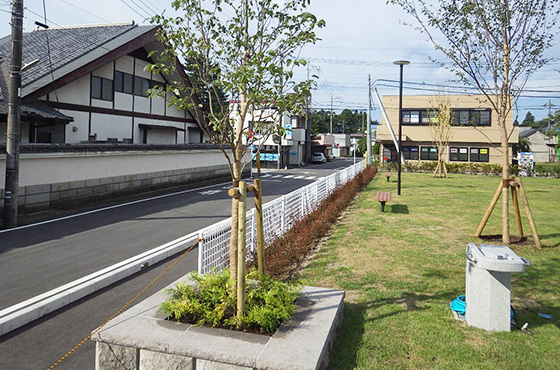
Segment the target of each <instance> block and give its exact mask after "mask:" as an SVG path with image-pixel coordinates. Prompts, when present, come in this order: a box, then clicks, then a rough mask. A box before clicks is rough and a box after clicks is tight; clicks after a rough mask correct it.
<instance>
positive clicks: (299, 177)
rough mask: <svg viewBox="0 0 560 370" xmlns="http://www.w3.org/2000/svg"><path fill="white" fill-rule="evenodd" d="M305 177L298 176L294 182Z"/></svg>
mask: <svg viewBox="0 0 560 370" xmlns="http://www.w3.org/2000/svg"><path fill="white" fill-rule="evenodd" d="M304 177H305V176H296V177H294V180H301V179H303V178H304Z"/></svg>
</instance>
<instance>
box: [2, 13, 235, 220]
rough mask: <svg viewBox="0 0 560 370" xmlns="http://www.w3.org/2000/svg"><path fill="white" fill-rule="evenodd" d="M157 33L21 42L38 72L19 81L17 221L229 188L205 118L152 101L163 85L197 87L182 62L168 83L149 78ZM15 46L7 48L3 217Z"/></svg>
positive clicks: (131, 30) (93, 31) (116, 29)
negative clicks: (159, 193) (149, 196)
mask: <svg viewBox="0 0 560 370" xmlns="http://www.w3.org/2000/svg"><path fill="white" fill-rule="evenodd" d="M157 30H158V27H156V26H138V25H136V24H134V23H126V24H109V25H92V26H73V27H59V28H49V29H46V30H36V31H33V32H29V33H25V34H24V35H23V64H24V65H25V64H29V65H31V67H29V68H27V69H25V70H24V71H23V73H22V91H21V96H22V114H21V122H22V123H21V133H22V136H21V142H22V145H21V147H20V149H21V156H20V161H19V184H18V185H19V189H18V208H19V209H20V213H31V212H37V211H43V210H49V209H63V208H71V207H74V206H76V205H83V204H85V203H88V202H94V201H98V200H101V199H107V198H110V197H116V196H121V195H130V194H138V193H141V192H145V191H148V190H156V189H158V190H159V189H161V188H165V187H170V186H178V185H181V186H182V185H185V184H189V183H198V182H201V181H216V180H218V179H220V178H223V179H228V178H230V172H229V166H228V163H227V161H226V159H225V158H224V156H223V155H222V153H221V152H220V151H219V150H218V149H217V148H216V147H214V146H213V145H210V144H203V143H204V142H205V138H204V137H203V134H202V131H201V130H200V128H199V124H198V122H197V121H196V120H195V116H196V117H201V116H202V115H201V114H196V115H195V114H193V113H192V112H188V111H185V110H178V109H177V108H176V107H175V106H169V105H168V103H167V101H166V100H167V99H168V98H170V96H169V95H167V96H166V97H159V96H155V97H153V98H148V93H147V90H148V89H149V88H151V87H153V86H156V85H157V86H162V87H163V86H166V85H167V84H172V85H174V86H175V84H182V85H184V86H186V87H188V86H190V82H189V80H188V78H187V75H186V74H185V71H184V69H183V68H182V66H181V64H180V63H179V61H178V60H176V59H175V60H172V63H174V67H175V68H172V69H171V72H169V73H165V74H159V73H151V72H148V71H146V70H145V67H146V66H147V65H148V64H149V63H152V62H153V61H152V59H151V58H150V57H149V54H150V52H152V51H155V50H162V49H163V45H162V44H161V43H160V42H159V41H158V40H157ZM10 44H11V41H10V37H9V36H8V37H4V38H2V39H0V72H1V73H0V132H1V133H3V134H1V135H0V173H1V174H2V175H0V198H1V201H0V210H1V208H2V207H3V200H4V192H5V191H4V187H5V186H4V179H5V177H4V176H3V174H4V173H5V157H6V156H5V155H4V152H5V149H4V147H5V143H6V135H5V133H6V126H7V124H6V120H7V110H8V109H7V108H8V88H7V81H8V78H9V60H10V52H11V48H10V46H11V45H10ZM168 94H169V93H168ZM193 99H195V100H198V99H197V98H196V97H194V98H193ZM195 103H196V101H195ZM199 113H200V112H199Z"/></svg>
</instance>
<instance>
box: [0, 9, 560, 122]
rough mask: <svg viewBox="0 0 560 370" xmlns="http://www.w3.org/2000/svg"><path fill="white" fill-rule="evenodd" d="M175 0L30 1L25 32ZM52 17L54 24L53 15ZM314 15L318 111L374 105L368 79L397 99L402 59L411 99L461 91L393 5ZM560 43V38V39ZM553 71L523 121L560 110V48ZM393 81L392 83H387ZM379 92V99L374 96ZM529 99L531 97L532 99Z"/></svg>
mask: <svg viewBox="0 0 560 370" xmlns="http://www.w3.org/2000/svg"><path fill="white" fill-rule="evenodd" d="M170 3H171V1H170V0H94V1H86V0H24V7H25V9H24V16H25V19H24V32H30V31H32V30H34V29H35V28H36V26H35V25H34V22H35V21H39V22H41V23H46V24H48V25H50V26H68V25H78V24H101V23H118V22H129V21H132V20H134V21H135V22H136V23H138V24H142V23H148V22H147V21H146V18H148V17H149V16H150V15H153V14H155V13H159V12H161V11H163V10H164V9H167V10H166V12H167V13H169V12H171V7H170ZM45 11H46V21H45V17H44V14H45ZM309 11H310V12H311V13H313V14H315V15H316V16H317V17H319V18H321V19H324V20H325V22H326V27H325V28H323V29H320V30H318V31H317V33H318V35H319V37H320V38H321V41H319V42H318V43H317V44H315V45H310V46H306V47H304V48H303V49H302V50H301V54H300V56H301V57H302V58H305V59H307V60H308V61H309V65H308V66H309V71H308V70H307V68H303V69H301V70H299V71H296V74H295V78H296V79H305V78H306V76H307V73H308V72H309V74H310V75H316V76H318V77H319V79H318V82H317V87H316V89H315V90H314V91H313V98H312V107H313V108H314V109H325V110H330V109H331V107H332V109H333V110H335V111H340V110H342V109H344V108H349V109H351V110H354V109H357V110H361V111H365V110H366V109H367V106H368V76H370V77H371V81H372V84H373V86H375V87H376V89H377V91H378V93H379V95H380V96H383V95H397V94H398V88H397V87H396V86H397V85H398V79H399V67H398V66H396V65H394V64H393V62H394V61H396V60H408V61H410V65H407V66H405V67H404V81H405V86H404V90H403V94H404V95H419V94H437V93H439V92H440V91H441V89H440V88H438V87H435V88H434V89H435V91H423V90H418V89H417V88H418V87H419V85H418V84H424V86H423V87H420V88H429V89H432V87H430V85H429V84H437V85H444V86H457V83H455V82H453V79H454V75H453V74H451V73H450V72H449V71H448V70H447V69H445V68H443V67H440V66H439V65H436V64H435V63H433V62H431V61H430V57H432V58H436V59H439V60H443V59H442V58H443V57H442V55H441V54H440V53H439V52H437V51H435V49H434V48H433V46H432V44H430V43H429V42H428V40H427V38H426V36H425V35H422V34H420V33H419V32H418V31H417V30H415V29H414V28H412V27H410V26H407V25H405V24H404V23H406V22H411V19H410V18H409V17H408V16H407V15H406V14H405V13H404V12H403V10H402V9H400V8H399V7H397V6H394V5H387V4H386V1H385V0H345V1H340V0H312V1H311V5H310V7H309ZM0 17H1V18H0V27H1V28H0V31H1V32H0V36H7V35H9V34H10V1H9V0H0ZM557 38H558V39H559V40H560V36H559V37H557ZM547 56H548V57H550V58H551V61H550V63H549V64H548V65H546V66H545V67H543V68H542V69H540V70H539V71H538V72H536V73H535V74H534V75H533V76H532V78H531V80H530V81H529V83H528V85H527V88H530V89H534V90H539V92H537V93H532V94H531V95H532V96H531V97H529V96H527V97H523V98H521V99H520V100H519V101H518V102H517V104H516V107H515V110H514V118H517V119H518V120H519V121H520V122H521V121H523V119H524V118H525V116H526V114H527V112H528V111H530V112H531V113H532V114H533V115H534V116H535V117H536V119H542V118H544V117H546V116H547V115H548V112H549V108H548V107H547V106H546V105H548V103H549V101H550V104H552V107H551V110H552V112H554V111H556V110H560V73H559V70H560V48H558V47H553V48H552V49H550V50H549V51H548V52H547ZM386 80H390V82H387V81H386ZM372 94H373V93H372ZM526 95H529V94H526ZM372 119H374V120H381V111H380V109H379V105H378V102H377V99H376V98H375V94H373V95H372Z"/></svg>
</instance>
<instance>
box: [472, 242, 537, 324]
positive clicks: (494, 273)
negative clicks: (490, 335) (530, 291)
mask: <svg viewBox="0 0 560 370" xmlns="http://www.w3.org/2000/svg"><path fill="white" fill-rule="evenodd" d="M465 255H466V257H467V267H466V293H465V296H466V297H465V301H466V306H467V307H466V312H465V319H466V321H467V324H468V325H469V326H474V327H476V328H480V329H484V330H489V331H510V330H511V274H512V273H513V272H523V271H525V267H526V266H529V265H530V263H529V261H527V260H526V259H525V258H523V257H519V256H518V255H517V254H515V253H514V252H513V251H512V250H511V249H509V248H508V247H506V246H502V245H489V244H480V245H479V246H477V245H476V244H474V243H469V244H467V250H466V252H465Z"/></svg>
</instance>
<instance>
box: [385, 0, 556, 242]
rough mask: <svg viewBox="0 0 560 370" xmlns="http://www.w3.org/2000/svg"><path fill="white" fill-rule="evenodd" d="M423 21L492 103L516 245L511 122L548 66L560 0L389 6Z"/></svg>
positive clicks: (445, 0) (416, 0) (455, 66)
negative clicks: (532, 80)
mask: <svg viewBox="0 0 560 370" xmlns="http://www.w3.org/2000/svg"><path fill="white" fill-rule="evenodd" d="M388 2H390V3H393V4H397V5H399V6H401V7H402V8H403V9H404V10H405V11H406V12H407V13H408V14H410V15H412V16H413V17H414V18H415V19H416V21H417V24H418V26H417V28H418V30H420V31H421V32H423V33H424V34H426V35H427V36H428V38H429V40H430V41H431V42H432V43H433V44H434V46H435V48H436V49H437V50H439V51H441V52H442V53H443V54H445V56H446V57H447V58H448V59H449V60H450V61H451V67H449V69H450V70H451V71H453V72H455V74H456V75H457V76H458V77H459V79H460V80H461V81H463V82H464V83H465V84H468V85H471V86H474V87H476V88H477V89H478V90H479V91H480V92H481V93H482V94H483V95H484V96H485V97H486V99H487V100H488V101H489V102H491V104H492V107H493V109H494V110H495V112H496V114H497V118H498V124H499V129H500V134H501V151H502V157H503V160H502V192H501V195H502V238H503V239H502V240H503V242H504V243H509V242H510V235H509V200H508V189H509V185H510V183H509V181H510V173H509V165H510V156H509V137H510V135H511V133H512V132H508V130H507V125H506V117H507V116H508V113H509V112H510V111H511V109H512V107H513V104H514V102H515V100H516V99H517V98H518V97H519V95H520V94H521V92H522V90H523V88H524V86H525V85H526V83H527V81H528V79H529V78H530V76H531V75H532V74H533V72H535V71H536V70H537V69H539V68H540V67H542V66H543V65H544V64H545V63H547V61H548V59H547V58H546V57H545V55H544V52H545V50H546V49H547V48H549V47H550V46H551V45H552V40H553V36H554V33H555V32H556V20H557V16H558V11H559V5H558V3H559V1H558V0H437V1H432V0H430V1H428V0H388Z"/></svg>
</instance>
